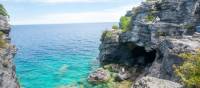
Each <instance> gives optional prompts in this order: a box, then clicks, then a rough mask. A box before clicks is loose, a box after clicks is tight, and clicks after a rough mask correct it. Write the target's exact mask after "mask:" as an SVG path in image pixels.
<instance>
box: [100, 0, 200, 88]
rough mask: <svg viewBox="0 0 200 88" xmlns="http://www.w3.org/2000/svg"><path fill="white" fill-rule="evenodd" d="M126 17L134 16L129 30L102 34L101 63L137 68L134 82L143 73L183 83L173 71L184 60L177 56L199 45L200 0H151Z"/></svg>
mask: <svg viewBox="0 0 200 88" xmlns="http://www.w3.org/2000/svg"><path fill="white" fill-rule="evenodd" d="M126 16H129V17H131V18H132V20H131V24H130V27H131V28H130V30H127V31H125V32H124V31H121V30H111V31H106V32H104V34H103V35H102V38H101V42H102V43H101V45H100V48H99V49H100V54H99V57H98V59H99V61H100V63H101V65H102V66H104V65H107V64H122V65H126V66H128V67H135V68H136V71H135V73H137V74H139V75H135V77H133V76H132V78H131V79H133V81H135V82H137V80H143V77H144V76H149V77H155V79H156V80H157V79H159V80H158V81H156V80H154V78H153V81H156V83H159V82H160V81H161V80H169V81H173V82H180V81H179V80H180V79H179V77H177V76H176V74H175V73H174V66H176V65H180V64H181V63H182V62H183V59H182V58H181V57H179V56H178V55H179V54H181V53H186V52H187V53H193V52H195V51H196V50H197V49H199V48H200V46H199V45H200V34H199V33H198V32H197V30H199V29H198V28H199V26H200V19H199V18H200V0H149V1H148V2H143V3H142V5H140V6H139V7H136V8H133V10H131V11H128V13H127V14H126ZM164 82H166V81H164ZM168 83H169V82H168ZM168 83H167V84H168ZM170 84H171V82H170V83H169V85H170ZM172 84H173V83H172ZM144 85H146V84H144ZM158 85H165V83H164V84H162V83H160V84H158ZM134 88H149V87H142V86H141V87H134ZM150 88H153V87H150ZM159 88H171V87H164V86H161V87H159ZM174 88H180V87H174Z"/></svg>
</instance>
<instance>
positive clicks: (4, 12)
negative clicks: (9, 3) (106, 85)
mask: <svg viewBox="0 0 200 88" xmlns="http://www.w3.org/2000/svg"><path fill="white" fill-rule="evenodd" d="M0 15H3V16H8V13H7V11H6V9H5V8H4V7H3V5H2V4H0Z"/></svg>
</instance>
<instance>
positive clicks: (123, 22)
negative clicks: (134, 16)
mask: <svg viewBox="0 0 200 88" xmlns="http://www.w3.org/2000/svg"><path fill="white" fill-rule="evenodd" d="M120 28H121V29H122V30H123V31H127V30H130V29H131V17H126V16H122V17H121V18H120Z"/></svg>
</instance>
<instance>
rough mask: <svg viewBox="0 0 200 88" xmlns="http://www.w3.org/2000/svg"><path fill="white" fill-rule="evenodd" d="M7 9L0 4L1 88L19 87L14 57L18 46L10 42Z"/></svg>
mask: <svg viewBox="0 0 200 88" xmlns="http://www.w3.org/2000/svg"><path fill="white" fill-rule="evenodd" d="M5 13H6V11H5V9H4V8H3V6H2V5H1V6H0V88H19V84H18V81H17V78H16V73H15V65H14V64H13V57H14V55H15V53H16V48H15V47H14V46H13V45H11V44H10V38H9V32H10V29H11V28H10V25H9V23H8V22H9V16H7V15H5Z"/></svg>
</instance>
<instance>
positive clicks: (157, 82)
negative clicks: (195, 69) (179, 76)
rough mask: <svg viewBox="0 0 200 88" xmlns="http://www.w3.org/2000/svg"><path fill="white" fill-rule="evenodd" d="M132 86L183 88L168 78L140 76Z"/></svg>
mask: <svg viewBox="0 0 200 88" xmlns="http://www.w3.org/2000/svg"><path fill="white" fill-rule="evenodd" d="M132 88H183V86H182V85H181V84H179V83H175V82H172V81H169V80H164V79H158V78H155V77H142V78H141V79H139V80H137V81H136V82H135V83H134V85H133V87H132Z"/></svg>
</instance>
